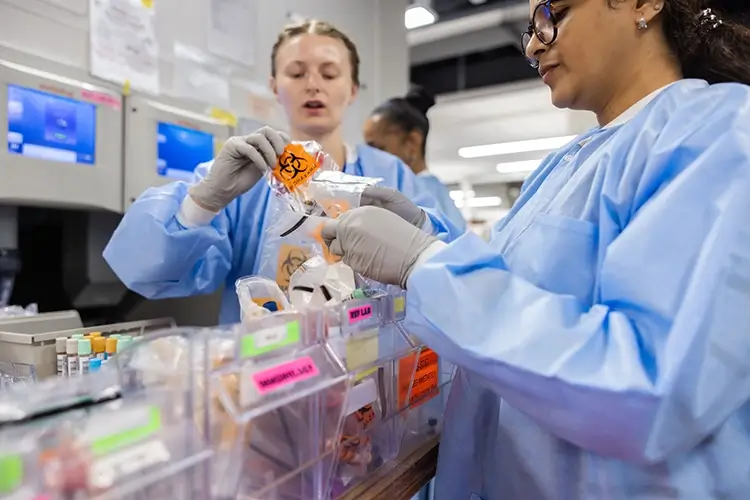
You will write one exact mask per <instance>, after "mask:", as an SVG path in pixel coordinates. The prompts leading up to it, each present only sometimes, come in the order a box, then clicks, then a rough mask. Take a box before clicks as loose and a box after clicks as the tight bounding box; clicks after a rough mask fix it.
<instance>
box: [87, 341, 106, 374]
mask: <svg viewBox="0 0 750 500" xmlns="http://www.w3.org/2000/svg"><path fill="white" fill-rule="evenodd" d="M91 348H92V349H93V351H94V357H96V358H99V359H101V360H104V359H106V355H105V351H106V348H107V341H106V340H105V339H104V337H94V338H92V339H91ZM90 367H91V364H90V363H89V368H90Z"/></svg>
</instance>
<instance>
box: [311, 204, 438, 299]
mask: <svg viewBox="0 0 750 500" xmlns="http://www.w3.org/2000/svg"><path fill="white" fill-rule="evenodd" d="M322 235H323V241H324V242H325V243H326V245H328V249H329V250H330V252H331V254H333V255H336V256H339V257H342V258H343V261H344V263H345V264H347V265H349V267H351V268H352V269H354V270H355V271H356V272H358V273H359V274H361V275H362V276H364V277H365V278H371V279H374V280H376V281H379V282H380V283H385V284H387V285H400V286H401V288H406V281H407V280H408V279H409V275H410V274H411V271H412V269H413V267H414V264H415V263H416V262H417V259H418V258H419V256H420V255H421V254H422V252H424V251H425V250H426V249H427V248H428V247H429V246H430V245H432V244H433V243H434V242H436V241H439V240H438V239H437V238H435V237H434V236H432V235H429V234H427V233H425V232H424V231H422V230H420V229H418V228H416V227H414V226H413V225H412V224H410V223H408V222H405V221H404V220H403V219H402V218H401V217H400V216H398V215H396V214H394V213H393V212H389V211H388V210H384V209H382V208H378V207H360V208H355V209H354V210H349V211H348V212H345V213H344V214H342V215H341V216H340V217H339V218H338V219H330V220H328V221H326V222H325V223H324V225H323V231H322Z"/></svg>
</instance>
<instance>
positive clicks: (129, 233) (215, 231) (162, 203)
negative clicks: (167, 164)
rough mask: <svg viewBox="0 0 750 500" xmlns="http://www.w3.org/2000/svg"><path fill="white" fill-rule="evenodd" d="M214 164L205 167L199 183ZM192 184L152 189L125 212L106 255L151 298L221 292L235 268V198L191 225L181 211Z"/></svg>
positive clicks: (131, 284) (123, 276)
mask: <svg viewBox="0 0 750 500" xmlns="http://www.w3.org/2000/svg"><path fill="white" fill-rule="evenodd" d="M209 167H210V164H202V165H199V166H198V168H197V169H196V174H195V175H196V179H195V182H197V181H198V180H200V179H201V178H203V177H204V176H205V174H206V173H207V171H208V168H209ZM188 187H189V185H188V184H187V183H185V182H173V183H170V184H166V185H164V186H160V187H154V188H149V189H148V190H146V191H145V192H144V193H143V194H142V195H141V196H140V197H139V198H138V199H137V200H136V201H135V203H134V204H133V205H132V206H131V207H130V209H129V210H128V211H127V212H126V213H125V216H124V217H123V219H122V221H121V222H120V224H119V226H118V227H117V229H116V230H115V232H114V234H113V235H112V238H111V239H110V241H109V243H108V244H107V247H106V248H105V249H104V254H103V255H104V259H105V260H106V261H107V263H108V264H109V265H110V267H111V268H112V270H113V271H114V272H115V274H117V276H118V277H119V278H120V280H121V281H122V282H123V283H124V284H125V286H127V287H128V288H129V289H131V290H133V291H134V292H136V293H139V294H140V295H143V296H144V297H146V298H149V299H160V298H171V297H187V296H192V295H200V294H207V293H212V292H214V291H216V290H217V289H218V288H219V287H220V286H221V285H222V284H223V282H224V280H225V279H226V276H227V274H228V272H229V269H230V268H231V266H232V244H231V240H230V237H229V234H230V233H231V231H232V224H231V222H230V217H229V214H230V213H231V212H232V211H233V210H236V209H237V204H238V200H234V201H233V202H232V203H230V204H229V205H228V206H227V207H226V208H225V209H224V210H223V211H221V212H220V213H219V214H218V215H217V216H216V217H215V218H214V219H213V221H211V223H210V224H208V225H206V226H203V227H198V228H191V229H187V228H185V227H183V226H182V225H181V224H180V223H179V222H177V219H176V218H175V215H176V214H177V212H178V211H179V209H180V205H181V203H182V200H183V199H185V197H186V196H187V191H188Z"/></svg>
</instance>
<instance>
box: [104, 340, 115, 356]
mask: <svg viewBox="0 0 750 500" xmlns="http://www.w3.org/2000/svg"><path fill="white" fill-rule="evenodd" d="M116 352H117V339H116V338H113V337H109V338H108V339H107V341H106V342H105V346H104V359H109V358H111V357H112V356H114V355H115V353H116Z"/></svg>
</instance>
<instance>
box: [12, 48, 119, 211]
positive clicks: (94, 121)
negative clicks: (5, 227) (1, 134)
mask: <svg viewBox="0 0 750 500" xmlns="http://www.w3.org/2000/svg"><path fill="white" fill-rule="evenodd" d="M0 102H3V103H5V104H4V105H3V106H1V107H0V123H2V124H4V126H5V137H6V147H3V148H0V178H2V179H3V181H2V183H0V201H2V202H3V203H6V204H12V205H46V206H55V207H76V208H87V209H103V210H108V211H112V212H122V209H123V204H122V137H123V136H122V97H121V95H119V94H118V93H116V92H113V91H112V90H109V89H107V88H104V87H100V86H98V85H94V84H92V83H88V82H84V81H80V80H75V79H72V78H68V77H64V76H60V75H56V74H53V73H49V72H46V71H41V70H39V69H36V68H32V67H30V66H25V65H22V64H18V63H16V62H11V61H8V60H0Z"/></svg>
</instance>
